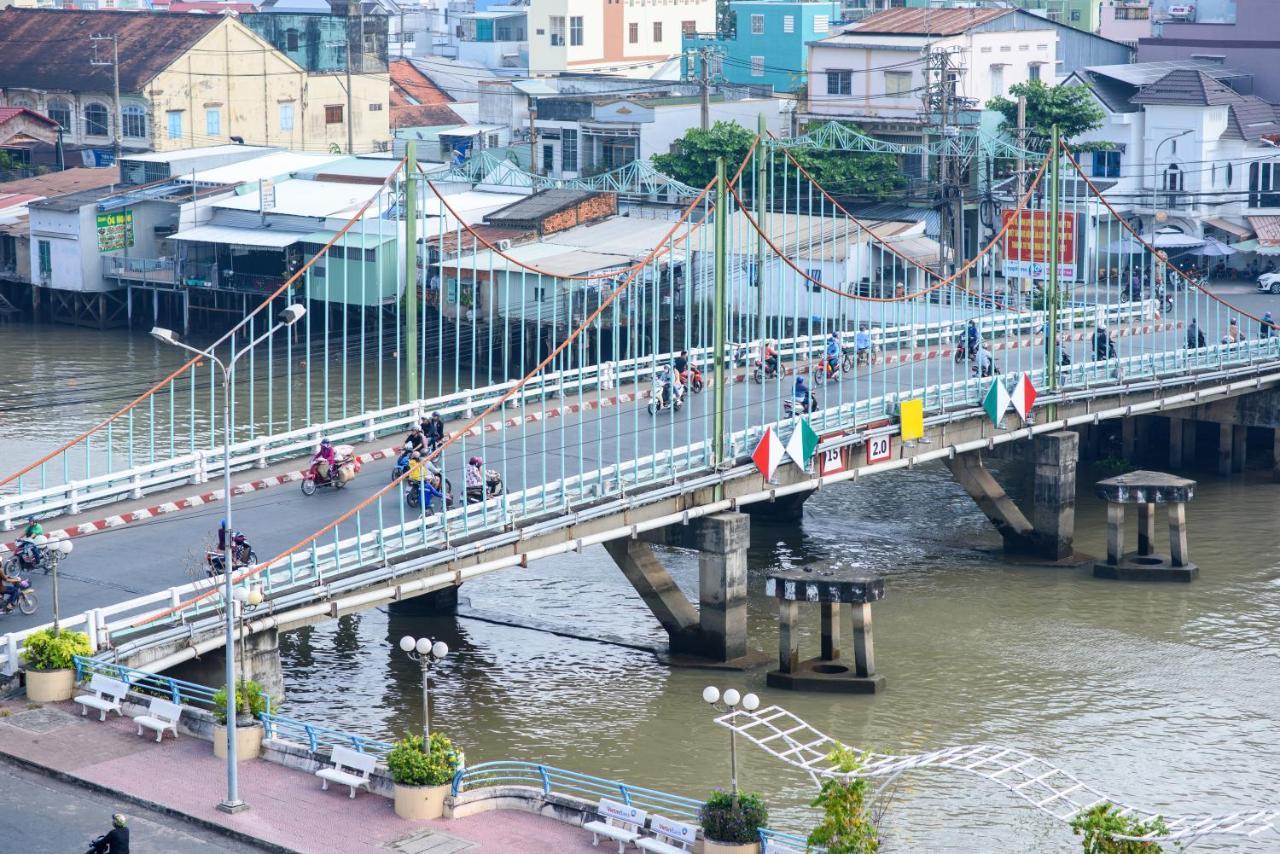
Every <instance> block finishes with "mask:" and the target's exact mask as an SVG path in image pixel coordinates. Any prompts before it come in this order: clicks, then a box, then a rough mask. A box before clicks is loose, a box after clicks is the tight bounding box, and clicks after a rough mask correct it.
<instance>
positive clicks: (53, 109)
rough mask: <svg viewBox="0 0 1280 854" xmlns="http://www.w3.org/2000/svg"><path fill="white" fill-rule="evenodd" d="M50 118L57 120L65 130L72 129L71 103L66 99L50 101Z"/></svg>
mask: <svg viewBox="0 0 1280 854" xmlns="http://www.w3.org/2000/svg"><path fill="white" fill-rule="evenodd" d="M49 118H51V119H53V120H54V121H55V122H57V123H58V124H59V125H60V126H61V127H62V129H63V130H71V105H70V104H69V103H67V102H66V101H50V102H49Z"/></svg>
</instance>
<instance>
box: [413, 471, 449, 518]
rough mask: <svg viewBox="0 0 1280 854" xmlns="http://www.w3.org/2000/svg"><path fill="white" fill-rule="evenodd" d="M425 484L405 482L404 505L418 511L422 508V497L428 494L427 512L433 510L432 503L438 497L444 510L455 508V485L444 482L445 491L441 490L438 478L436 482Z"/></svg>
mask: <svg viewBox="0 0 1280 854" xmlns="http://www.w3.org/2000/svg"><path fill="white" fill-rule="evenodd" d="M423 485H424V484H420V483H418V482H417V481H413V480H406V481H405V482H404V503H405V504H407V505H409V506H410V507H412V508H413V509H414V510H417V509H418V508H419V507H421V506H422V496H423V493H424V492H425V493H426V497H427V510H428V511H430V510H431V502H432V500H433V499H434V498H435V497H436V496H437V495H438V496H440V504H441V507H442V509H444V510H448V509H449V508H450V507H452V506H453V484H452V483H450V482H449V481H448V479H446V480H445V481H444V491H443V492H442V491H441V490H440V480H439V478H436V479H435V481H434V482H425V486H426V488H425V489H423Z"/></svg>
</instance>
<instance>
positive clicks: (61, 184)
mask: <svg viewBox="0 0 1280 854" xmlns="http://www.w3.org/2000/svg"><path fill="white" fill-rule="evenodd" d="M119 180H120V172H119V171H118V170H116V169H115V168H114V167H104V168H102V169H89V168H85V167H77V168H75V169H66V170H64V171H62V172H50V173H48V174H46V175H37V176H36V177H34V178H22V179H20V180H18V181H9V182H7V183H4V184H0V193H35V194H36V195H40V196H56V195H58V194H59V193H74V192H76V191H77V190H88V189H92V188H95V187H110V186H111V185H112V184H115V183H116V182H117V181H119Z"/></svg>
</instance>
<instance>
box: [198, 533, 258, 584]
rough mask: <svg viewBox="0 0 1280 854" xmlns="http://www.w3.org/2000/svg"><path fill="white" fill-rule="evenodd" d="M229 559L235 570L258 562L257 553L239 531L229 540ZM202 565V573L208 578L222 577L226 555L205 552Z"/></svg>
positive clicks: (216, 552)
mask: <svg viewBox="0 0 1280 854" xmlns="http://www.w3.org/2000/svg"><path fill="white" fill-rule="evenodd" d="M231 558H232V560H233V561H235V568H236V569H239V568H240V567H242V566H253V565H254V564H255V563H257V562H258V553H257V552H255V551H254V550H253V546H251V545H249V542H248V540H246V539H245V536H244V534H242V533H240V532H239V531H236V532H235V534H233V535H232V538H231ZM204 564H205V566H204V571H205V573H206V574H207V575H208V576H209V577H210V578H213V577H214V576H215V575H222V571H223V567H225V566H226V555H225V554H223V553H222V552H218V551H207V552H205V553H204Z"/></svg>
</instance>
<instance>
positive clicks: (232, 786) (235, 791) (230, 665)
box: [151, 303, 307, 813]
mask: <svg viewBox="0 0 1280 854" xmlns="http://www.w3.org/2000/svg"><path fill="white" fill-rule="evenodd" d="M306 313H307V309H306V307H305V306H302V305H299V304H297V303H295V304H293V305H291V306H289V307H288V308H286V309H285V310H284V311H282V312H280V319H279V320H278V321H277V322H276V324H275V325H274V326H272V327H271V328H270V329H268V330H267V331H266V332H264V333H262V334H261V335H259V336H258V337H257V338H255V339H254V340H252V341H250V342H249V343H248V344H247V345H245V346H244V347H242V348H241V349H240V350H239V352H236V351H234V350H233V351H232V352H231V354H230V355H229V357H228V358H227V360H226V361H225V362H224V361H223V360H222V359H219V358H218V357H217V356H216V355H214V352H213V348H212V347H210V348H208V349H207V350H200V349H198V348H196V347H192V346H191V345H189V344H184V343H183V342H182V341H180V340H178V336H177V334H176V333H175V332H174V331H173V330H171V329H165V328H163V327H160V326H156V327H154V328H153V329H152V330H151V337H153V338H155V339H156V340H157V341H160V342H162V343H164V344H169V345H171V346H174V347H177V348H179V349H182V350H186V351H187V352H189V353H195V354H196V355H197V356H203V357H205V358H207V359H210V360H211V361H212V362H213V363H214V364H215V365H217V366H218V367H219V368H220V369H221V370H222V431H223V442H222V501H223V515H224V517H225V518H224V521H225V522H226V526H227V536H226V537H225V538H224V539H225V541H224V543H223V548H224V554H223V556H222V560H223V564H222V566H223V572H224V573H225V577H226V588H225V590H224V591H223V601H224V602H225V603H226V611H227V614H226V648H227V797H226V800H224V801H222V803H220V804H218V809H219V810H221V811H222V812H227V813H236V812H240V811H241V810H246V809H248V808H249V805H248V804H246V803H245V802H244V801H242V800H240V784H239V779H238V777H237V774H236V729H235V719H236V689H235V685H236V656H235V642H236V620H235V610H236V609H235V588H234V586H233V584H232V575H233V574H234V570H235V565H236V564H235V537H234V536H233V535H232V532H233V531H234V530H235V529H234V528H233V527H232V526H231V440H232V429H231V385H232V380H233V379H234V378H235V368H236V362H237V361H239V359H240V357H241V356H243V355H244V354H245V353H248V352H249V351H250V350H252V349H253V348H254V347H256V346H257V345H258V344H260V343H262V342H263V341H265V340H266V339H267V338H269V337H270V336H272V335H274V334H275V333H276V332H277V331H279V330H280V329H283V328H284V327H286V326H292V325H293V324H295V323H297V322H298V320H299V319H300V318H301V317H302V316H303V315H304V314H306Z"/></svg>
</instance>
